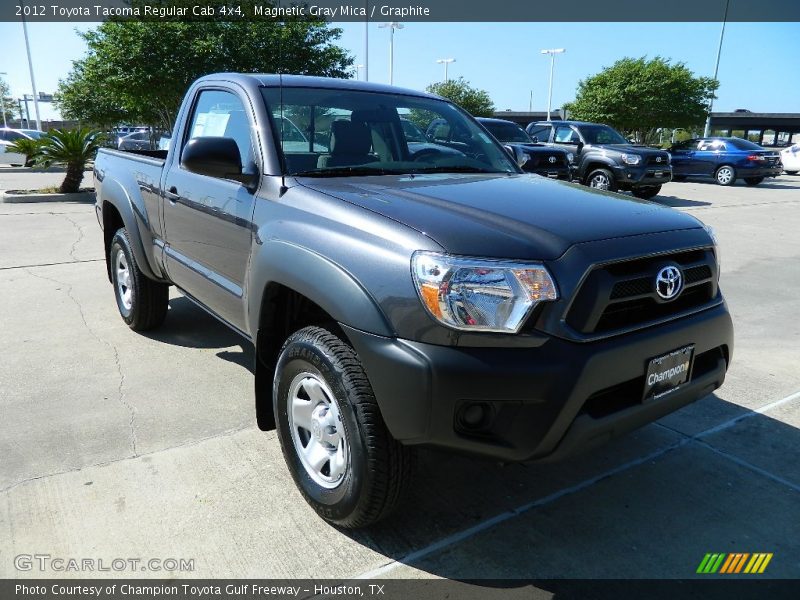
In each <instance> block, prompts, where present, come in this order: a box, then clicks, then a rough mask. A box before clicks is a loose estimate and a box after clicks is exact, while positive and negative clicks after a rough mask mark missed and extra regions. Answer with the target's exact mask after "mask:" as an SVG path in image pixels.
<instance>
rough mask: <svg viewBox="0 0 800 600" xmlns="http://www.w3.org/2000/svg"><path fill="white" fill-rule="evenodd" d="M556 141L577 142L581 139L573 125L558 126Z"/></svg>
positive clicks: (564, 142)
mask: <svg viewBox="0 0 800 600" xmlns="http://www.w3.org/2000/svg"><path fill="white" fill-rule="evenodd" d="M555 141H556V142H558V143H560V144H569V143H577V142H579V141H580V138H579V137H578V134H577V133H576V132H575V131H573V130H572V128H571V127H563V126H562V127H556V137H555Z"/></svg>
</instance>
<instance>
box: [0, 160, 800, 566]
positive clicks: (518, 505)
mask: <svg viewBox="0 0 800 600" xmlns="http://www.w3.org/2000/svg"><path fill="white" fill-rule="evenodd" d="M2 177H3V176H2V174H0V181H2ZM662 192H663V193H662V194H661V196H659V197H658V198H657V199H656V200H657V201H658V202H661V203H663V204H669V205H673V206H677V207H678V208H679V209H680V210H685V211H688V212H690V213H692V214H694V215H695V216H697V217H698V218H700V219H702V220H703V221H705V222H706V223H708V224H710V225H712V226H714V227H715V228H716V230H717V234H718V237H719V238H720V240H721V247H722V286H723V289H724V291H725V292H726V295H727V298H728V302H729V304H730V307H731V311H732V313H733V316H734V323H735V328H736V347H735V351H734V362H733V366H732V368H731V370H730V371H729V375H728V380H727V382H726V384H725V386H724V387H723V388H721V389H720V390H718V391H717V392H716V393H715V394H713V395H711V396H709V397H707V398H705V399H703V400H701V401H699V402H697V403H695V404H693V405H692V406H689V407H686V408H685V409H683V410H681V411H679V412H678V413H675V414H673V415H670V416H669V417H667V418H665V419H663V420H662V421H660V422H659V423H657V424H652V425H650V426H647V427H645V428H643V429H641V430H639V431H637V432H635V433H633V434H631V435H629V436H628V437H626V438H623V439H621V440H617V441H615V442H613V443H612V444H609V445H608V446H605V447H603V448H601V449H599V450H597V451H593V452H592V453H591V454H589V455H584V456H580V457H577V458H573V459H571V460H569V461H567V462H562V463H556V464H547V465H527V466H522V465H507V466H503V465H498V464H495V463H491V462H482V461H473V460H470V459H467V458H462V457H455V456H450V455H443V454H439V453H436V452H432V451H426V452H422V453H421V455H420V465H419V470H418V474H417V477H416V482H415V486H414V489H413V491H412V493H411V497H410V498H409V500H408V502H407V503H406V504H405V506H404V507H403V509H402V510H401V511H400V512H399V514H397V516H396V517H395V518H394V519H392V520H390V521H387V522H385V523H383V524H381V525H379V526H377V527H375V528H373V529H371V530H368V531H365V532H355V533H353V532H349V533H347V532H340V531H338V530H336V529H335V528H333V527H330V526H328V525H326V524H325V523H324V522H322V521H321V520H320V519H318V518H317V517H316V516H315V514H314V513H313V512H312V511H311V509H309V508H308V507H307V506H306V504H305V503H304V502H303V500H302V498H301V496H300V494H299V493H298V492H297V491H296V489H295V487H294V485H293V483H292V481H291V477H290V476H289V474H288V472H287V470H286V468H285V467H284V464H283V458H282V456H281V452H280V448H279V446H278V443H277V440H276V438H275V434H274V432H266V433H264V432H260V431H259V430H257V429H256V428H255V427H254V418H253V406H252V405H253V392H252V387H253V382H252V375H251V373H250V371H249V368H250V364H251V363H252V358H253V357H252V348H250V347H249V345H247V343H246V342H244V341H241V340H240V339H239V338H238V337H237V336H236V335H235V334H233V333H230V332H228V331H227V330H226V329H225V328H224V327H223V326H221V325H219V324H218V323H217V322H216V321H214V320H213V319H211V318H210V317H208V316H207V315H206V314H205V313H204V312H202V311H200V310H199V309H197V308H195V307H194V306H192V305H191V304H189V303H188V302H187V301H185V300H183V299H182V298H180V297H179V296H178V295H176V294H173V297H172V298H173V299H172V302H171V306H170V313H169V316H168V318H167V321H166V323H165V325H164V326H163V328H161V329H159V330H158V331H156V332H153V333H152V334H149V335H147V336H143V335H138V334H135V333H133V332H131V331H130V330H128V329H127V327H125V325H124V324H123V322H122V321H121V319H120V318H119V316H118V315H117V312H116V306H115V304H114V300H113V294H112V290H111V286H110V285H109V283H108V281H107V279H106V274H105V268H104V263H103V262H102V249H101V236H100V230H99V228H98V227H97V224H96V221H95V217H94V213H93V209H92V207H91V206H88V205H80V204H71V205H66V204H47V205H0V315H2V316H1V317H0V319H2V321H1V322H2V327H0V348H3V360H2V362H1V363H0V406H2V417H3V418H2V420H0V577H15V576H16V577H19V576H22V577H43V576H47V575H51V576H52V575H53V573H52V572H45V573H42V572H38V571H29V572H18V571H16V570H15V568H14V565H13V557H14V556H16V555H18V554H21V553H29V554H33V553H47V554H50V555H51V556H54V557H59V556H60V557H79V558H81V557H90V558H95V559H96V558H103V559H104V560H106V561H108V562H110V561H111V559H113V558H115V557H142V558H163V557H173V558H185V559H194V561H195V570H194V572H192V573H169V575H170V576H178V577H181V576H193V577H226V576H227V577H319V578H323V577H355V576H380V577H449V578H483V577H490V578H491V577H496V578H506V577H509V578H514V577H536V578H546V577H566V576H573V577H574V576H579V577H609V578H613V577H654V578H660V577H676V578H677V577H691V576H692V575H693V574H694V571H695V569H696V568H697V565H698V563H699V562H700V560H701V559H702V557H703V555H704V554H705V553H706V552H773V553H774V558H773V560H772V562H771V563H770V565H769V568H768V570H767V572H766V573H765V576H769V577H798V576H800V562H799V559H798V557H800V541H798V536H797V523H798V522H800V502H798V500H800V469H798V467H797V448H798V447H800V429H798V428H800V393H798V392H800V370H798V369H797V367H796V364H797V360H798V358H799V357H800V303H798V302H797V301H796V297H797V295H798V293H799V292H800V236H797V234H796V232H797V231H798V230H800V177H795V178H792V177H786V176H783V177H781V178H778V179H777V180H774V181H769V182H765V183H764V184H762V185H761V186H759V187H757V188H747V187H744V186H736V187H733V188H722V187H719V186H716V185H713V184H707V183H696V182H689V183H671V184H668V185H666V186H665V187H664V189H663V190H662ZM309 548H313V552H309ZM128 574H131V575H137V576H159V575H161V576H163V573H147V572H145V573H138V572H136V573H128ZM57 575H58V576H75V577H79V576H81V575H84V574H82V573H58V574H57ZM91 575H92V576H97V575H101V576H103V575H106V576H111V575H117V576H119V575H120V573H105V574H102V573H93V574H91Z"/></svg>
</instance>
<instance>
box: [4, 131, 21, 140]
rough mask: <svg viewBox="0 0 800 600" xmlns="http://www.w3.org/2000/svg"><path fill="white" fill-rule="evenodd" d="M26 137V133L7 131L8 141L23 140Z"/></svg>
mask: <svg viewBox="0 0 800 600" xmlns="http://www.w3.org/2000/svg"><path fill="white" fill-rule="evenodd" d="M24 137H25V136H24V135H22V134H21V133H18V132H16V131H6V141H9V142H16V141H17V140H21V139H22V138H24Z"/></svg>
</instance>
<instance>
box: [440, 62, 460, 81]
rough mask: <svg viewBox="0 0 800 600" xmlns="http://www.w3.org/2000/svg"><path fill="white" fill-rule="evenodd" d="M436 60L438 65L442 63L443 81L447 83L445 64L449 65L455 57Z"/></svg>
mask: <svg viewBox="0 0 800 600" xmlns="http://www.w3.org/2000/svg"><path fill="white" fill-rule="evenodd" d="M436 62H437V63H439V64H440V65H444V82H445V83H447V81H448V79H447V65H449V64H450V63H454V62H456V59H455V58H437V59H436Z"/></svg>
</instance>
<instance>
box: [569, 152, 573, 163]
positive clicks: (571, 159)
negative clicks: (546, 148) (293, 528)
mask: <svg viewBox="0 0 800 600" xmlns="http://www.w3.org/2000/svg"><path fill="white" fill-rule="evenodd" d="M567 160H568V161H569V162H570V163H572V162H574V161H575V155H574V154H573V153H572V152H567Z"/></svg>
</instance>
